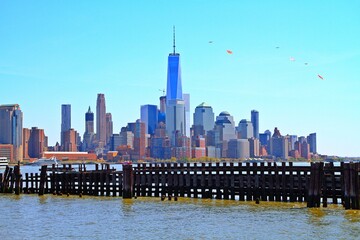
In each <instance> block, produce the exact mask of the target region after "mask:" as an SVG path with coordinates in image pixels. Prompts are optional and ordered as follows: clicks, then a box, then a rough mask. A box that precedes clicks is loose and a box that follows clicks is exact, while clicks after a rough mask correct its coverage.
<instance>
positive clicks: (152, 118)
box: [140, 104, 159, 135]
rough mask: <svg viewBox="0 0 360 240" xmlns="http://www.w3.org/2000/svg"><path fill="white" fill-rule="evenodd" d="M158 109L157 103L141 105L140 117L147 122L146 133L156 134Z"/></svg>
mask: <svg viewBox="0 0 360 240" xmlns="http://www.w3.org/2000/svg"><path fill="white" fill-rule="evenodd" d="M158 117H159V113H158V109H157V106H156V105H150V104H147V105H142V106H141V107H140V119H141V121H142V122H144V123H145V133H146V134H150V135H154V134H155V129H156V126H157V124H158Z"/></svg>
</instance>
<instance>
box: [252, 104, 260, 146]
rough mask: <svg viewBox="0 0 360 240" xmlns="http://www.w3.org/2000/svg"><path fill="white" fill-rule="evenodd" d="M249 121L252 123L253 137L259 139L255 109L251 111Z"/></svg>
mask: <svg viewBox="0 0 360 240" xmlns="http://www.w3.org/2000/svg"><path fill="white" fill-rule="evenodd" d="M251 122H252V125H253V129H254V130H253V132H254V137H255V138H257V139H259V112H258V111H256V110H252V111H251Z"/></svg>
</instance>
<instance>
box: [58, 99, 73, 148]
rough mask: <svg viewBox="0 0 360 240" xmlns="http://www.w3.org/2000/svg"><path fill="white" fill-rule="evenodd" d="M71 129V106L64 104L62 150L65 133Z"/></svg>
mask: <svg viewBox="0 0 360 240" xmlns="http://www.w3.org/2000/svg"><path fill="white" fill-rule="evenodd" d="M70 128H71V105H70V104H62V105H61V133H60V144H61V148H62V149H63V150H64V143H65V142H64V133H65V132H66V131H69V130H70Z"/></svg>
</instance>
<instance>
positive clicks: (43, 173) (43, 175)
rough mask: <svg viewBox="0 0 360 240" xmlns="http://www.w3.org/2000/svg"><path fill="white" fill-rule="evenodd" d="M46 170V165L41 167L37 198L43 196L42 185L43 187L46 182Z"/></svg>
mask: <svg viewBox="0 0 360 240" xmlns="http://www.w3.org/2000/svg"><path fill="white" fill-rule="evenodd" d="M46 170H47V166H46V165H44V166H41V173H40V185H39V196H41V195H44V185H45V181H46Z"/></svg>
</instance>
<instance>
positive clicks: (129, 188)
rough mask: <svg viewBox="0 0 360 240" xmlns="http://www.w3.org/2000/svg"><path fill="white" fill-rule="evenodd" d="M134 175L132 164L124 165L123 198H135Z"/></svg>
mask: <svg viewBox="0 0 360 240" xmlns="http://www.w3.org/2000/svg"><path fill="white" fill-rule="evenodd" d="M133 185H134V174H133V168H132V164H124V165H123V198H132V197H133Z"/></svg>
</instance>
